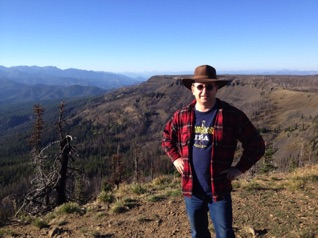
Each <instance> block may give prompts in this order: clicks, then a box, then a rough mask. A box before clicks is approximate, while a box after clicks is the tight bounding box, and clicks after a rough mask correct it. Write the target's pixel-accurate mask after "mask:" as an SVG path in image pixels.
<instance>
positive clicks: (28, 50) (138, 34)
mask: <svg viewBox="0 0 318 238" xmlns="http://www.w3.org/2000/svg"><path fill="white" fill-rule="evenodd" d="M201 64H210V65H213V66H214V67H216V69H217V70H280V69H291V70H318V0H301V1H300V0H295V1H292V0H264V1H260V0H226V1H221V0H157V1H153V0H86V1H84V0H73V1H71V0H0V65H3V66H6V67H10V66H17V65H28V66H32V65H37V66H57V67H59V68H61V69H66V68H78V69H86V70H98V71H109V72H125V71H130V72H142V71H158V72H160V71H176V72H178V71H193V70H194V68H195V67H196V66H198V65H201Z"/></svg>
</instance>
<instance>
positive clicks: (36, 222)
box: [32, 218, 49, 229]
mask: <svg viewBox="0 0 318 238" xmlns="http://www.w3.org/2000/svg"><path fill="white" fill-rule="evenodd" d="M32 224H33V225H34V226H36V227H37V228H40V229H42V228H45V227H48V226H49V225H48V223H47V222H46V221H44V220H43V219H41V218H36V219H35V220H34V221H33V222H32Z"/></svg>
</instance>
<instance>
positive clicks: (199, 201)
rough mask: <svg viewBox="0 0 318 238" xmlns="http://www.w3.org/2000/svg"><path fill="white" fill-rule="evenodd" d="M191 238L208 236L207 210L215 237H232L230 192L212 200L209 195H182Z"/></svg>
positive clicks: (208, 237) (205, 237)
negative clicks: (218, 199)
mask: <svg viewBox="0 0 318 238" xmlns="http://www.w3.org/2000/svg"><path fill="white" fill-rule="evenodd" d="M184 200H185V205H186V209H187V214H188V219H189V222H190V229H191V234H192V238H210V237H211V234H210V231H209V229H208V226H209V220H208V212H210V218H211V220H212V223H213V226H214V230H215V232H216V238H234V237H235V235H234V231H233V227H232V222H233V221H232V220H233V215H232V199H231V194H228V195H227V196H225V197H224V199H223V200H221V201H217V202H213V201H212V198H211V196H206V195H203V196H199V195H192V197H184Z"/></svg>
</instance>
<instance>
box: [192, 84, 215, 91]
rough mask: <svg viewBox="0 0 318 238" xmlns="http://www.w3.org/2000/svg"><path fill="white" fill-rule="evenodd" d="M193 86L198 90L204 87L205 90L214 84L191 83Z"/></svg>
mask: <svg viewBox="0 0 318 238" xmlns="http://www.w3.org/2000/svg"><path fill="white" fill-rule="evenodd" d="M193 87H195V88H197V89H198V90H199V91H202V90H203V89H204V88H205V90H206V91H211V90H213V88H214V86H213V85H212V84H206V85H203V84H199V85H193Z"/></svg>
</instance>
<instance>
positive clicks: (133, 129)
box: [69, 75, 318, 171]
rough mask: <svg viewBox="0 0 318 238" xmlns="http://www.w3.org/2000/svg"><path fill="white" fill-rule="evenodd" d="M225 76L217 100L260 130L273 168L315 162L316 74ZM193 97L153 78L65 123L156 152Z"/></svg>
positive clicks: (169, 82) (164, 79)
mask: <svg viewBox="0 0 318 238" xmlns="http://www.w3.org/2000/svg"><path fill="white" fill-rule="evenodd" d="M224 77H227V78H228V79H231V80H233V82H232V84H231V85H230V86H228V87H225V88H222V89H221V90H220V91H219V92H218V97H219V98H220V99H223V100H225V101H227V102H229V103H231V104H233V105H234V106H236V107H238V108H240V109H242V110H243V111H244V112H245V113H246V114H247V115H248V116H249V117H250V119H251V120H252V122H253V123H254V124H255V125H256V127H257V128H259V130H260V131H261V132H262V135H263V136H264V138H265V140H266V143H267V146H268V147H270V148H272V149H273V150H274V151H275V154H273V158H272V159H273V165H274V166H276V167H278V169H279V170H280V171H284V170H288V169H290V168H291V167H292V166H295V164H293V163H296V165H304V164H312V163H317V153H318V141H317V133H318V107H317V102H318V93H317V92H318V76H303V77H300V76H233V75H232V76H224ZM192 99H193V96H192V94H191V92H189V91H188V90H186V89H185V88H184V87H183V86H182V85H181V84H180V82H179V81H178V80H176V79H175V78H173V77H169V76H166V77H164V76H158V77H152V78H150V79H149V80H148V81H147V82H145V83H142V84H140V85H138V86H134V87H129V88H123V89H119V90H116V91H114V92H112V93H108V94H106V95H105V96H104V97H103V98H100V99H98V100H95V101H94V102H92V103H87V105H86V107H85V108H84V109H83V110H81V111H80V112H78V113H76V115H75V116H74V117H71V118H70V119H69V120H70V121H89V122H90V123H92V124H93V125H95V126H99V127H101V128H105V127H106V128H108V133H110V134H112V135H115V136H114V137H113V139H116V140H117V141H118V142H119V143H122V145H123V148H126V146H125V144H126V141H127V140H126V136H127V135H129V136H130V138H134V137H138V140H139V142H138V143H139V144H140V145H142V147H143V148H154V147H155V148H158V147H160V142H159V141H160V139H161V133H162V128H163V125H164V124H165V123H166V121H167V120H168V119H169V118H170V117H171V115H172V113H173V112H174V111H175V110H177V109H179V108H180V107H182V106H183V105H186V104H188V103H189V102H191V100H192ZM300 155H301V156H300ZM300 157H301V158H300Z"/></svg>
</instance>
